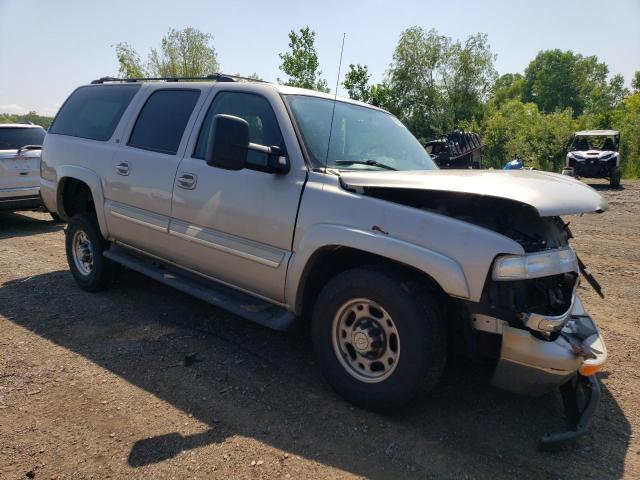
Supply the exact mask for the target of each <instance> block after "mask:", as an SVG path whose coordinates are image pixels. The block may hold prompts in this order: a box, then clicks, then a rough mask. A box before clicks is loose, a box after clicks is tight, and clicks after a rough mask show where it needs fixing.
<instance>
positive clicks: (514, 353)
mask: <svg viewBox="0 0 640 480" xmlns="http://www.w3.org/2000/svg"><path fill="white" fill-rule="evenodd" d="M606 360H607V349H606V347H605V344H604V341H603V339H602V337H601V336H600V333H599V332H598V328H597V326H596V324H595V322H594V321H593V319H592V318H591V317H590V316H589V315H588V314H587V313H586V312H585V311H584V308H583V306H582V302H581V301H580V299H579V298H578V297H576V299H575V303H574V305H573V309H572V312H571V315H570V317H569V319H568V321H567V323H566V325H565V326H564V328H563V329H562V332H561V334H560V336H558V338H557V339H556V340H554V341H550V340H543V339H540V338H537V337H535V336H533V335H532V334H531V332H530V331H529V330H524V329H519V328H514V327H510V326H508V325H504V326H503V328H502V347H501V351H500V360H499V361H498V366H497V367H496V370H495V373H494V376H493V383H494V385H496V386H498V387H500V388H504V389H506V390H511V391H513V392H516V393H522V394H525V395H532V396H540V395H543V394H545V393H547V392H549V391H551V390H553V389H554V388H556V387H559V386H560V385H563V384H564V383H566V382H567V381H569V380H570V379H571V378H572V377H573V376H574V375H575V374H581V375H582V376H590V375H593V374H595V373H596V372H597V371H598V370H599V369H600V368H601V367H602V365H604V363H605V361H606Z"/></svg>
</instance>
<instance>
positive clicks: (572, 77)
mask: <svg viewBox="0 0 640 480" xmlns="http://www.w3.org/2000/svg"><path fill="white" fill-rule="evenodd" d="M608 74H609V68H608V67H607V65H606V64H605V63H602V62H600V61H598V58H597V57H595V56H590V57H583V56H582V55H580V54H576V53H573V52H572V51H570V50H569V51H562V50H559V49H555V50H546V51H542V52H540V53H538V55H537V56H536V58H535V59H533V60H532V61H531V63H529V65H528V66H527V68H526V70H525V74H524V95H523V100H524V101H527V102H534V103H535V104H536V105H538V107H540V109H541V110H542V111H543V112H544V113H549V112H553V111H554V110H556V109H558V110H564V109H565V108H571V109H572V110H573V112H574V114H575V115H581V114H582V113H583V112H587V113H594V114H602V113H604V112H605V111H606V110H608V109H611V108H615V107H616V106H617V105H618V104H619V103H620V102H621V101H622V98H623V97H624V96H625V95H626V91H625V88H624V79H623V78H622V76H621V75H615V76H614V77H613V78H612V79H611V80H610V81H609V82H607V77H608Z"/></svg>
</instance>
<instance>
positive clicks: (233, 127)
mask: <svg viewBox="0 0 640 480" xmlns="http://www.w3.org/2000/svg"><path fill="white" fill-rule="evenodd" d="M248 148H249V124H248V123H247V121H246V120H243V119H242V118H239V117H234V116H233V115H223V114H219V115H216V116H215V117H214V118H213V122H212V125H211V130H210V131H209V142H208V144H207V153H206V156H205V160H206V162H207V165H210V166H212V167H218V168H224V169H226V170H242V169H243V168H244V166H245V163H246V160H247V149H248Z"/></svg>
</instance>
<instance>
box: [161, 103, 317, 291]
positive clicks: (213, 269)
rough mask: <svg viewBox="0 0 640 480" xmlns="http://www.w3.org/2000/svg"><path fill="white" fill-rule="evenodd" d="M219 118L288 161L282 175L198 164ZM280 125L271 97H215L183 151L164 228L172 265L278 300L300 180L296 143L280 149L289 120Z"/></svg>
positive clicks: (262, 158) (255, 155)
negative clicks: (245, 129)
mask: <svg viewBox="0 0 640 480" xmlns="http://www.w3.org/2000/svg"><path fill="white" fill-rule="evenodd" d="M278 102H279V103H278ZM274 107H275V108H274ZM276 112H277V114H276ZM221 113H224V114H229V115H234V116H237V117H241V118H243V119H245V120H246V121H247V122H248V123H249V130H250V142H252V143H258V144H261V145H268V146H272V145H277V146H280V147H281V148H282V149H283V151H285V152H287V154H288V156H289V159H290V161H291V164H292V168H291V170H290V172H289V173H288V174H286V175H276V174H268V173H262V172H258V171H255V170H251V169H250V168H245V169H244V170H240V171H230V170H223V169H220V168H214V167H210V166H208V165H207V164H206V162H205V161H204V157H205V152H206V148H207V141H208V133H209V129H210V127H211V122H212V120H213V117H214V116H215V115H217V114H221ZM285 122H288V119H287V117H286V111H285V110H284V106H283V105H282V101H281V99H280V98H279V97H278V96H277V95H276V94H274V95H272V97H271V98H267V97H266V96H263V95H261V94H258V93H246V92H240V91H220V92H218V93H217V94H216V95H215V97H214V99H213V101H212V103H211V106H210V107H209V110H208V111H207V113H206V115H205V117H204V120H203V121H202V124H201V125H202V126H201V127H200V129H199V134H198V137H197V139H196V140H194V142H192V148H191V151H187V152H186V154H185V156H184V158H183V160H182V162H181V163H180V165H179V167H178V172H177V174H176V183H175V187H174V194H173V206H172V218H171V224H170V227H169V242H170V246H171V250H172V253H173V254H174V255H177V256H178V258H177V262H178V263H180V264H181V265H185V266H187V267H189V268H191V269H192V270H195V271H197V272H199V273H202V274H205V275H207V276H210V277H213V278H215V279H217V280H220V281H222V282H224V283H227V284H230V285H232V286H235V287H237V288H240V289H243V290H246V291H249V292H252V293H255V294H259V295H261V296H263V297H266V298H269V299H272V300H275V301H283V299H284V282H285V274H286V268H287V262H288V260H289V258H290V255H291V244H292V240H293V231H294V226H295V219H296V213H297V209H298V203H299V199H300V194H301V192H302V187H303V185H304V181H305V179H306V167H305V166H304V162H303V160H302V158H301V154H300V150H299V148H298V147H297V144H296V145H295V148H290V149H289V150H288V151H287V147H288V146H289V147H293V146H294V145H293V144H294V142H295V137H294V134H293V130H292V128H291V125H290V123H288V124H286V123H285ZM283 124H284V126H285V127H286V130H285V131H286V135H285V136H283V129H282V128H281V125H283ZM285 139H286V141H285ZM287 143H288V144H289V145H287ZM247 162H248V163H249V164H256V165H259V164H264V163H265V162H266V155H265V154H263V153H259V152H253V151H249V153H248V157H247Z"/></svg>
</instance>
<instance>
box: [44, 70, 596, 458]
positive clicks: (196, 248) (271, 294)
mask: <svg viewBox="0 0 640 480" xmlns="http://www.w3.org/2000/svg"><path fill="white" fill-rule="evenodd" d="M198 80H200V81H198ZM41 176H42V180H41V193H42V197H43V199H44V202H45V203H46V206H47V208H48V209H49V210H51V211H54V212H57V213H58V214H59V215H60V216H61V217H63V218H64V219H65V220H66V221H68V223H69V225H68V228H67V232H66V249H67V257H68V261H69V268H70V270H71V273H72V274H73V276H74V277H75V279H76V281H77V283H78V284H79V285H80V287H81V288H84V289H85V290H88V291H95V290H99V289H103V288H105V287H107V286H108V284H109V281H110V279H111V278H112V276H113V274H114V271H115V270H114V266H115V265H116V264H120V265H124V266H125V267H128V268H129V269H132V270H136V271H139V272H142V273H143V274H145V275H148V276H150V277H152V278H154V279H156V280H158V281H160V282H163V283H166V284H168V285H171V286H173V287H175V288H177V289H179V290H182V291H184V292H187V293H190V294H192V295H194V296H196V297H198V298H200V299H202V300H204V301H207V302H210V303H212V304H214V305H216V306H219V307H222V308H225V309H227V310H229V311H231V312H234V313H236V314H238V315H239V316H240V317H244V318H246V319H249V320H252V321H255V322H258V323H260V324H262V325H265V326H268V327H271V328H275V329H280V330H284V329H287V328H289V327H290V326H291V325H292V324H294V322H297V321H302V322H311V331H312V341H313V347H314V350H315V353H316V356H317V360H318V365H319V366H320V369H321V370H322V372H323V374H324V375H325V377H326V379H327V381H328V382H329V383H330V384H331V385H332V386H333V388H335V390H337V391H338V392H339V393H340V394H341V395H342V396H344V397H345V398H346V399H348V400H349V401H350V402H353V403H354V404H356V405H358V406H361V407H363V408H368V409H373V410H378V411H380V410H390V409H395V408H398V407H400V406H402V405H404V404H405V403H407V402H408V401H409V400H411V399H412V398H414V397H415V395H416V393H417V392H418V391H419V390H420V389H425V388H426V389H428V388H431V387H433V386H435V385H436V383H437V381H438V378H439V377H440V375H441V373H442V371H443V368H444V366H445V363H446V360H447V357H448V355H449V354H451V353H452V352H454V351H456V352H460V351H463V352H466V353H467V354H468V355H469V357H471V358H472V359H476V360H486V359H489V360H491V361H493V362H494V365H495V374H494V377H493V381H494V383H495V385H497V386H499V387H502V388H506V389H508V390H512V391H515V392H519V393H522V394H529V395H541V394H544V393H546V392H549V391H551V390H553V389H556V388H558V387H560V388H561V389H562V390H563V398H564V399H565V401H566V403H567V408H568V413H569V414H570V419H571V420H572V425H571V428H570V429H569V430H568V431H566V432H562V433H560V434H554V435H550V436H547V437H545V438H544V439H543V444H544V445H545V446H555V445H558V444H561V443H563V442H566V441H570V440H572V439H574V438H576V437H577V436H579V435H580V434H582V433H584V432H585V431H586V429H587V427H588V424H589V422H590V419H591V417H592V414H593V411H594V409H595V408H596V405H597V402H598V397H599V391H600V390H599V386H598V382H597V380H596V377H595V375H594V374H595V372H597V371H598V369H600V368H601V366H602V365H603V363H604V362H605V359H606V356H607V353H606V349H605V346H604V343H603V341H602V338H601V337H600V335H599V333H598V329H597V327H596V325H595V323H594V321H593V320H592V318H591V317H590V316H589V315H588V314H587V313H586V312H585V310H584V308H583V305H582V303H581V302H580V299H579V298H578V296H577V295H576V287H577V285H578V282H579V281H580V278H581V276H583V277H586V278H588V279H589V280H590V281H591V283H593V284H595V283H594V281H593V280H592V279H591V277H590V276H589V275H588V274H586V272H584V268H581V265H580V262H579V259H578V258H577V256H576V254H575V252H574V250H573V249H572V248H571V246H570V244H569V240H570V238H571V232H570V230H569V227H568V224H567V223H565V221H564V220H563V219H562V218H561V216H565V215H572V214H581V213H590V212H602V211H604V210H606V208H607V205H606V202H605V201H604V200H603V199H602V198H601V197H600V195H599V194H598V193H596V192H595V191H594V190H593V189H591V188H590V187H588V186H586V185H584V184H582V183H580V182H579V181H577V180H575V179H573V178H570V177H567V176H562V175H556V174H552V173H544V172H537V171H486V170H485V171H480V170H460V171H455V170H444V171H441V170H438V168H437V167H436V165H435V164H434V162H433V161H432V159H431V158H430V156H429V155H428V154H427V153H426V152H425V150H424V149H423V148H422V146H421V145H420V144H419V143H418V141H417V140H416V139H415V138H414V137H413V136H412V135H411V133H409V131H408V130H407V129H406V128H405V127H404V126H403V125H402V124H401V123H400V122H399V121H398V120H397V119H396V118H395V117H394V116H392V115H391V114H389V113H387V112H385V111H384V110H381V109H378V108H375V107H372V106H371V105H366V104H362V103H358V102H354V101H351V100H347V99H341V98H338V99H337V100H335V99H334V98H333V97H331V96H329V95H326V94H323V93H318V92H314V91H308V90H301V89H296V88H291V87H285V86H278V85H272V84H268V83H262V82H256V81H246V79H242V78H240V77H231V76H226V75H212V76H210V77H206V78H202V79H194V78H189V79H179V78H167V79H147V80H145V79H124V80H121V79H113V78H104V79H100V80H97V81H95V82H93V84H91V85H87V86H82V87H80V88H78V89H77V90H75V91H74V92H73V93H72V94H71V96H70V97H69V98H68V100H67V101H66V103H65V104H64V105H63V106H62V108H61V109H60V111H59V113H58V115H57V116H56V118H55V120H54V122H53V125H52V126H51V129H50V130H49V134H48V135H47V137H46V140H45V144H44V150H43V154H42V164H41Z"/></svg>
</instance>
